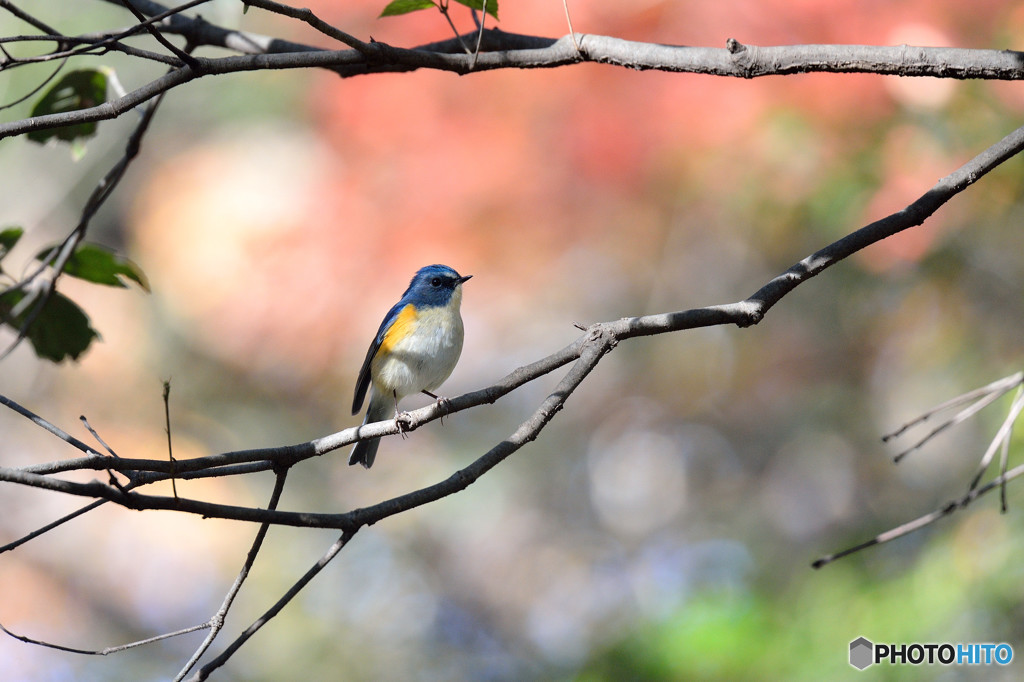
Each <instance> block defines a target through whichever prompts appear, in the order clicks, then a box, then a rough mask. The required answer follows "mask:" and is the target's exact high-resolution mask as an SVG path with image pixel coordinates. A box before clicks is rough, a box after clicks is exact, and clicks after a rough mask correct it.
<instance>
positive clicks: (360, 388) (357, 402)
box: [352, 298, 408, 414]
mask: <svg viewBox="0 0 1024 682" xmlns="http://www.w3.org/2000/svg"><path fill="white" fill-rule="evenodd" d="M406 305H408V302H407V301H406V300H405V299H404V298H403V299H402V300H401V301H399V302H398V303H396V304H395V305H394V306H393V307H392V308H391V310H389V311H388V314H387V315H385V316H384V321H383V322H381V323H380V329H378V330H377V336H375V337H374V339H373V343H371V344H370V348H369V350H367V351H366V359H364V360H363V366H362V367H361V368H360V369H359V378H358V379H356V394H355V397H354V398H353V399H352V414H358V412H359V410H361V409H362V408H363V400H364V399H365V398H366V391H367V389H369V388H370V364H371V363H372V362H373V357H374V356H375V355H376V354H377V351H378V350H380V344H381V343H382V342H383V341H384V336H385V335H386V334H387V333H388V329H390V328H391V325H393V324H394V323H395V320H396V319H398V314H399V313H400V312H402V309H403V308H405V306H406Z"/></svg>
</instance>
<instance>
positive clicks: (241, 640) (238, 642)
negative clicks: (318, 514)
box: [189, 530, 356, 682]
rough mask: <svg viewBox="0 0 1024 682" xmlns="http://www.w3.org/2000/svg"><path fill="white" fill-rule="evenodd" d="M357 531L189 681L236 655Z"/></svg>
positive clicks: (345, 536)
mask: <svg viewBox="0 0 1024 682" xmlns="http://www.w3.org/2000/svg"><path fill="white" fill-rule="evenodd" d="M355 533H356V531H354V530H353V531H345V532H344V533H342V534H341V537H339V538H338V539H337V540H336V541H335V542H334V544H333V545H331V547H330V548H329V549H328V550H327V552H326V553H325V554H324V555H323V556H322V557H320V560H319V561H317V562H316V563H315V564H313V566H312V567H311V568H310V569H309V570H308V571H306V573H305V574H304V575H303V576H302V577H301V578H300V579H299V580H298V582H296V583H295V584H294V585H292V587H291V589H289V590H288V591H287V592H285V593H284V596H282V597H281V598H280V599H278V600H277V602H275V603H274V605H273V606H271V607H270V608H269V609H268V610H267V611H266V613H264V614H263V615H262V616H260V617H259V618H257V619H256V620H255V621H254V622H253V623H252V624H251V625H250V626H249V627H247V628H246V629H245V631H244V632H243V633H242V634H240V635H239V636H238V638H237V639H235V641H233V642H232V643H231V644H230V646H228V648H226V649H225V650H224V651H223V652H222V653H221V654H220V656H218V657H217V658H215V659H213V660H212V661H210V662H209V663H207V664H206V665H204V666H203V667H202V668H200V669H199V670H198V671H197V672H196V674H195V675H193V676H192V677H190V678H189V682H198V681H199V680H205V679H207V678H209V676H210V673H212V672H213V671H214V670H216V669H217V668H219V667H221V666H222V665H224V664H225V663H227V661H228V659H230V658H231V656H232V655H234V653H235V652H236V651H238V649H239V648H240V647H241V646H242V645H243V644H245V643H246V642H247V641H249V638H250V637H252V636H253V635H254V634H256V633H257V632H258V631H259V629H260V628H261V627H263V626H264V625H266V624H267V623H268V622H269V621H270V620H271V619H272V618H274V616H276V615H277V614H278V613H280V612H281V609H283V608H284V607H285V606H287V605H288V602H290V601H291V600H292V599H294V598H295V595H297V594H298V593H299V592H301V591H302V588H304V587H305V586H306V585H307V584H309V581H311V580H312V579H313V578H315V577H316V576H317V574H318V573H320V571H322V570H323V569H324V567H325V566H327V564H329V563H330V562H331V560H332V559H334V557H336V556H337V555H338V553H339V552H340V551H341V550H343V549H344V548H345V545H347V544H348V542H349V540H351V539H352V537H353V536H354V535H355Z"/></svg>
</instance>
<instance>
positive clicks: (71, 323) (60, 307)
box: [0, 291, 99, 362]
mask: <svg viewBox="0 0 1024 682" xmlns="http://www.w3.org/2000/svg"><path fill="white" fill-rule="evenodd" d="M24 297H25V292H23V291H7V292H4V293H3V294H0V322H2V323H3V324H7V325H9V326H10V327H12V328H13V329H14V330H15V331H20V330H21V327H22V326H23V325H24V323H25V320H26V318H27V317H28V315H29V314H31V311H32V309H33V306H31V305H30V306H28V310H26V311H24V312H23V313H21V314H20V315H18V317H17V318H10V317H9V316H8V314H9V313H10V311H11V309H12V308H13V307H14V306H16V305H17V304H18V302H19V301H21V300H22V299H23V298H24ZM25 336H26V338H28V340H29V342H30V343H31V344H32V348H34V349H35V351H36V355H38V356H39V357H41V358H44V359H46V360H52V361H53V362H61V361H63V360H65V359H67V358H71V359H72V360H77V359H78V356H80V355H81V354H82V353H83V352H85V349H86V348H88V347H89V344H91V343H92V341H93V339H97V338H99V333H98V332H97V331H96V330H95V329H93V328H92V325H90V324H89V316H88V315H86V314H85V312H84V311H83V310H82V309H81V308H79V307H78V305H77V304H76V303H75V302H74V301H72V300H71V299H70V298H68V297H67V296H64V295H63V294H60V293H58V292H56V291H54V292H52V293H51V294H50V297H49V298H48V299H47V300H46V303H44V304H43V307H42V309H41V310H40V311H39V314H38V315H37V316H36V318H35V319H34V320H33V321H32V324H30V325H29V328H28V329H27V330H26V334H25Z"/></svg>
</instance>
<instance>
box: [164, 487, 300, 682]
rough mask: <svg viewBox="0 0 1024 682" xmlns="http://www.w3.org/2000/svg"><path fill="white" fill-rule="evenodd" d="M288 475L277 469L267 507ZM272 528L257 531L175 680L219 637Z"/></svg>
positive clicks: (276, 500)
mask: <svg viewBox="0 0 1024 682" xmlns="http://www.w3.org/2000/svg"><path fill="white" fill-rule="evenodd" d="M287 476H288V469H286V468H282V469H279V470H278V471H277V477H276V478H275V479H274V490H273V492H271V494H270V502H268V503H267V509H277V505H278V503H280V501H281V495H282V494H283V493H284V482H285V479H286V478H287ZM269 529H270V524H269V523H264V524H263V525H261V526H260V529H259V530H258V531H256V537H255V538H254V539H253V541H252V546H251V547H250V548H249V552H248V554H246V556H245V562H244V563H243V564H242V569H241V570H240V571H239V572H238V575H237V576H236V577H235V582H234V583H232V585H231V588H230V589H229V590H228V593H227V594H226V595H225V596H224V601H223V602H222V603H221V605H220V608H219V609H217V613H215V614H214V615H213V617H212V618H211V619H210V622H209V625H210V632H209V634H207V635H206V639H204V640H203V642H202V644H200V645H199V647H198V648H197V649H196V650H195V653H193V654H192V657H191V658H190V659H189V660H188V662H187V663H186V664H185V667H183V668H182V669H181V671H180V672H179V673H178V674H177V676H176V677H175V678H174V682H180V681H181V680H183V679H184V678H185V675H187V674H188V672H189V671H190V670H192V668H193V667H194V666H195V664H196V663H198V662H199V659H200V658H202V657H203V654H205V653H206V651H207V650H208V649H209V648H210V645H211V644H213V640H215V639H216V638H217V635H218V634H219V633H220V631H221V629H222V628H223V627H224V620H225V618H227V615H228V611H229V610H230V609H231V604H232V603H234V601H235V597H236V596H238V592H239V590H241V589H242V583H244V582H245V579H246V578H248V577H249V571H250V570H252V566H253V564H254V563H256V555H257V554H259V551H260V547H262V546H263V540H264V539H265V538H266V537H267V531H268V530H269Z"/></svg>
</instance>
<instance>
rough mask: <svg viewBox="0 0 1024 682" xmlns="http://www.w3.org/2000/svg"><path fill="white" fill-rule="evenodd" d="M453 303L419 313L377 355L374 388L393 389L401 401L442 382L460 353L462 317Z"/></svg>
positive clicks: (385, 392)
mask: <svg viewBox="0 0 1024 682" xmlns="http://www.w3.org/2000/svg"><path fill="white" fill-rule="evenodd" d="M451 308H452V306H446V307H435V308H426V309H424V310H421V311H419V312H418V314H417V316H416V320H415V322H414V324H415V328H414V329H413V331H412V333H410V334H408V335H407V336H406V337H405V338H404V339H402V340H400V341H398V342H396V343H395V344H394V345H393V346H392V348H391V352H390V353H388V354H387V356H386V357H377V358H375V360H374V364H377V367H376V368H375V370H374V372H373V376H375V377H376V380H375V381H374V387H375V388H376V389H377V390H378V391H379V392H380V393H382V394H390V393H391V392H392V391H393V392H395V393H396V394H397V396H398V399H399V400H401V399H402V398H403V397H405V396H407V395H412V394H413V393H419V392H420V391H433V390H434V389H436V388H437V387H438V386H440V385H441V384H443V383H444V381H445V379H447V378H448V377H449V376H450V375H451V373H452V370H453V369H455V363H457V362H458V361H459V356H460V355H461V354H462V339H463V329H462V318H461V316H460V315H459V313H458V308H455V310H452V309H451Z"/></svg>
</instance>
